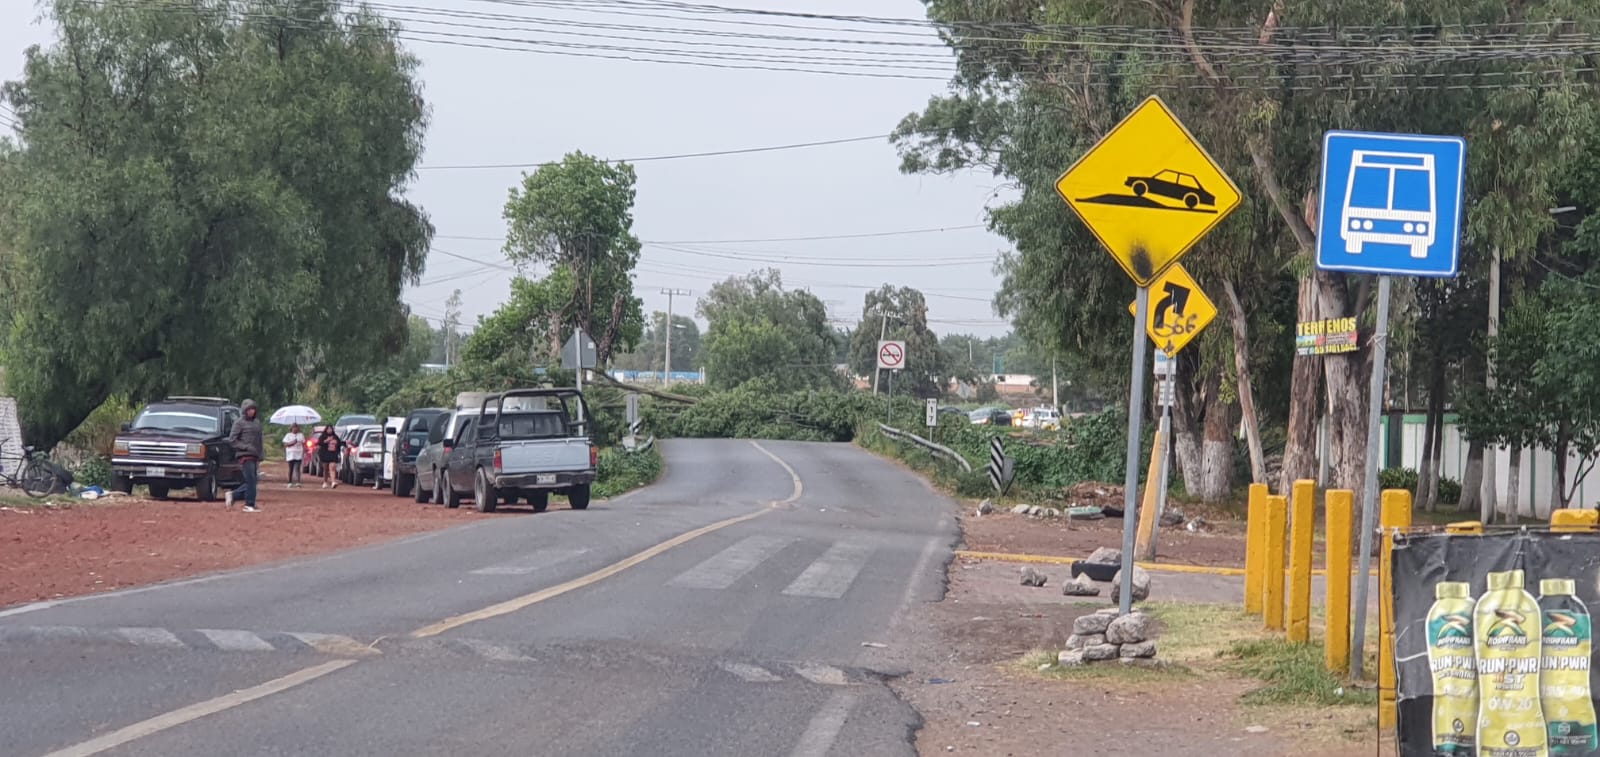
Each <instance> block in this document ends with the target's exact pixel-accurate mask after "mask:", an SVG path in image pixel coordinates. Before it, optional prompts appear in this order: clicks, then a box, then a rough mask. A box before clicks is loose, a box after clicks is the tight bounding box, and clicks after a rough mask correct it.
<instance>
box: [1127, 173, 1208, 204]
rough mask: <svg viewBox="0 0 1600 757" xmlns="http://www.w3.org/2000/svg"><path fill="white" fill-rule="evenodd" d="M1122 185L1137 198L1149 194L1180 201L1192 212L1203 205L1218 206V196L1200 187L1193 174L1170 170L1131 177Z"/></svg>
mask: <svg viewBox="0 0 1600 757" xmlns="http://www.w3.org/2000/svg"><path fill="white" fill-rule="evenodd" d="M1122 183H1123V185H1124V186H1126V187H1128V188H1129V189H1132V190H1133V194H1134V195H1135V196H1138V197H1144V196H1145V195H1147V194H1153V195H1156V196H1158V197H1166V198H1169V199H1173V200H1180V201H1182V202H1183V206H1184V207H1186V208H1188V209H1190V210H1194V209H1195V208H1196V207H1198V206H1201V205H1205V206H1208V207H1210V206H1215V205H1216V204H1217V196H1216V195H1214V194H1212V193H1210V192H1207V191H1206V188H1205V187H1203V186H1200V180H1199V179H1196V178H1195V177H1194V176H1193V175H1191V174H1186V173H1180V172H1178V171H1173V170H1170V169H1169V170H1165V171H1158V172H1156V173H1155V174H1154V175H1151V176H1129V177H1128V178H1127V180H1126V181H1124V182H1122Z"/></svg>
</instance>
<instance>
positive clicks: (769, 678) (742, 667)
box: [717, 660, 783, 683]
mask: <svg viewBox="0 0 1600 757" xmlns="http://www.w3.org/2000/svg"><path fill="white" fill-rule="evenodd" d="M717 667H719V668H722V669H723V670H726V671H728V672H729V673H732V674H734V675H736V676H738V677H739V678H740V679H742V680H744V681H746V682H748V683H777V682H779V681H782V680H783V679H782V678H779V677H778V676H776V675H774V674H773V673H772V671H770V670H767V669H766V668H763V667H761V666H760V665H751V664H749V663H744V662H728V661H726V660H724V661H722V662H719V663H717Z"/></svg>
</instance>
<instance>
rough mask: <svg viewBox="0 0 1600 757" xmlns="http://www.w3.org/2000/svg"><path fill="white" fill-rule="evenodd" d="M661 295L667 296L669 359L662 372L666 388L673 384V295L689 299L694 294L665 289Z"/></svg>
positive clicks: (681, 290)
mask: <svg viewBox="0 0 1600 757" xmlns="http://www.w3.org/2000/svg"><path fill="white" fill-rule="evenodd" d="M661 293H662V294H664V295H666V296H667V327H666V330H667V359H666V365H665V366H663V369H664V370H662V372H661V385H662V386H666V385H667V384H670V383H672V297H673V295H682V296H684V297H688V296H689V295H691V294H693V292H690V291H689V290H687V289H663V290H661Z"/></svg>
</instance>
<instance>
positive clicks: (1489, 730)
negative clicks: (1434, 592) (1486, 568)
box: [1472, 570, 1550, 757]
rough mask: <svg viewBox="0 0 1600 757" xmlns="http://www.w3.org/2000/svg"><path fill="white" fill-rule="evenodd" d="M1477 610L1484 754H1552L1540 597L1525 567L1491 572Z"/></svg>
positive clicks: (1474, 617) (1480, 739) (1489, 756)
mask: <svg viewBox="0 0 1600 757" xmlns="http://www.w3.org/2000/svg"><path fill="white" fill-rule="evenodd" d="M1488 584H1489V590H1488V591H1486V592H1484V594H1483V596H1482V597H1479V598H1478V603H1477V605H1476V606H1474V608H1473V613H1472V635H1473V638H1474V641H1475V643H1474V645H1473V646H1474V649H1475V652H1476V655H1477V662H1478V754H1479V755H1481V756H1482V757H1548V756H1549V754H1550V750H1549V748H1548V747H1547V746H1546V741H1545V739H1546V730H1545V723H1544V714H1543V710H1541V708H1540V703H1539V666H1540V657H1539V647H1540V641H1541V634H1540V631H1541V630H1542V629H1541V628H1540V624H1539V620H1540V614H1539V603H1538V602H1535V601H1534V599H1533V595H1531V594H1529V593H1528V592H1527V590H1526V589H1524V588H1523V576H1522V571H1520V570H1508V571H1504V572H1499V573H1490V574H1489V577H1488Z"/></svg>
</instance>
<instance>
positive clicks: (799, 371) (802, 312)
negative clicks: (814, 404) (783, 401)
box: [699, 269, 840, 391]
mask: <svg viewBox="0 0 1600 757" xmlns="http://www.w3.org/2000/svg"><path fill="white" fill-rule="evenodd" d="M699 313H700V317H702V318H704V319H706V322H707V324H708V326H707V328H706V337H705V344H704V351H705V364H706V373H707V374H708V376H707V380H708V381H709V382H710V383H711V384H712V385H713V386H716V387H718V388H724V389H727V388H733V387H736V386H739V385H741V384H744V383H745V382H746V381H749V380H751V379H754V378H758V377H760V378H763V379H765V382H764V383H763V386H767V387H771V388H773V389H774V390H776V391H791V390H796V389H811V388H818V387H826V386H836V385H837V384H838V383H839V381H840V378H839V375H838V374H837V373H836V372H835V371H834V363H833V353H834V342H833V328H832V327H831V326H830V325H828V311H827V307H826V306H825V305H823V303H822V301H821V300H819V299H817V297H816V296H815V295H813V294H811V293H810V292H804V291H785V290H784V288H783V278H782V276H781V275H780V274H779V273H778V271H776V270H772V269H768V270H766V271H757V272H754V273H750V274H748V275H745V276H734V277H731V278H729V279H727V280H725V281H722V282H719V283H717V284H715V285H713V286H712V287H711V291H710V292H707V293H706V296H705V297H704V298H702V299H701V300H700V303H699Z"/></svg>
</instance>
